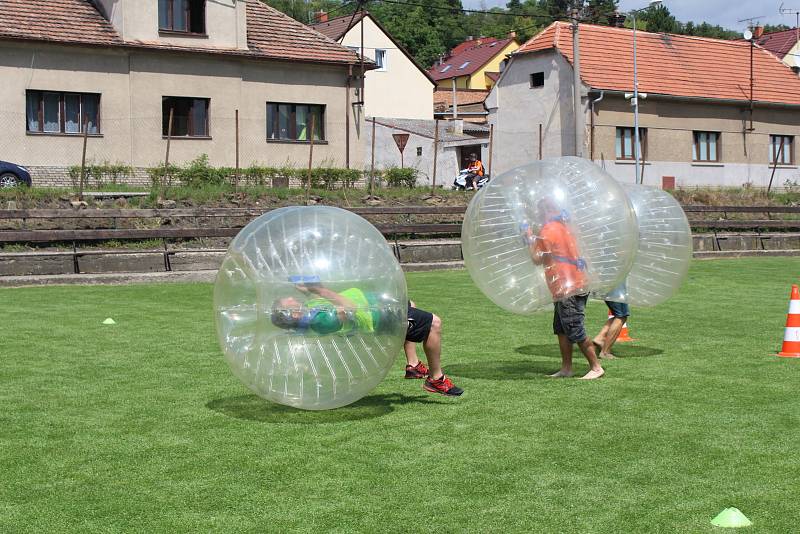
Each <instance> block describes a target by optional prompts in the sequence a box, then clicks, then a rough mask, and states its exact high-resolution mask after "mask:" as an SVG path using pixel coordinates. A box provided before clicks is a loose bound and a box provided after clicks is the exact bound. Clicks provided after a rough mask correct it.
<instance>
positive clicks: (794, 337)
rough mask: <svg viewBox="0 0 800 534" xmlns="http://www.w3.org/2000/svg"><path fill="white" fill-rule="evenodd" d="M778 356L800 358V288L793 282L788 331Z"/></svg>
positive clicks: (787, 322) (787, 320)
mask: <svg viewBox="0 0 800 534" xmlns="http://www.w3.org/2000/svg"><path fill="white" fill-rule="evenodd" d="M778 356H781V357H783V358H800V289H798V287H797V285H796V284H792V295H791V296H790V297H789V315H788V316H787V317H786V333H785V334H784V335H783V348H782V349H781V351H780V352H779V353H778Z"/></svg>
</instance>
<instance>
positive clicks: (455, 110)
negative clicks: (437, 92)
mask: <svg viewBox="0 0 800 534" xmlns="http://www.w3.org/2000/svg"><path fill="white" fill-rule="evenodd" d="M457 78H458V76H456V77H454V78H453V120H455V119H457V118H458V92H457V91H456V79H457Z"/></svg>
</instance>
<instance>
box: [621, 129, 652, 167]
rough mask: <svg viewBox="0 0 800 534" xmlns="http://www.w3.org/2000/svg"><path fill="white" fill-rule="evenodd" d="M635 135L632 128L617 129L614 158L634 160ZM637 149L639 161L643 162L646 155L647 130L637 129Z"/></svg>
mask: <svg viewBox="0 0 800 534" xmlns="http://www.w3.org/2000/svg"><path fill="white" fill-rule="evenodd" d="M635 144H636V133H635V132H634V129H633V128H627V127H620V128H617V140H616V156H617V159H621V160H634V159H636V149H635V147H634V145H635ZM639 148H640V150H641V152H642V153H641V154H639V159H640V160H644V159H645V154H647V128H639Z"/></svg>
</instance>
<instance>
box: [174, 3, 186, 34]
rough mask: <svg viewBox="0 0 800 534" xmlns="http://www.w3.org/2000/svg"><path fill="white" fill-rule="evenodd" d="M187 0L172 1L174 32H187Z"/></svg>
mask: <svg viewBox="0 0 800 534" xmlns="http://www.w3.org/2000/svg"><path fill="white" fill-rule="evenodd" d="M188 4H189V0H173V1H172V29H173V30H175V31H176V32H185V31H188V29H189V25H188V21H187V18H188V16H187V15H188V14H189V6H188Z"/></svg>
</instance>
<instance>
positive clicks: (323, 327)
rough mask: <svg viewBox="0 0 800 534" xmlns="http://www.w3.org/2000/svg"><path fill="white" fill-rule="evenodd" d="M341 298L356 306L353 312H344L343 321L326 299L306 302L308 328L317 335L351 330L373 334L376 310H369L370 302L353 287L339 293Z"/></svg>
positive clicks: (332, 304)
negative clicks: (344, 317)
mask: <svg viewBox="0 0 800 534" xmlns="http://www.w3.org/2000/svg"><path fill="white" fill-rule="evenodd" d="M339 295H341V296H342V297H344V298H346V299H347V300H349V301H351V302H353V303H354V304H355V305H356V308H355V309H354V310H345V315H346V316H347V317H346V319H345V321H344V322H343V321H341V320H340V319H339V313H338V310H337V309H336V305H335V304H334V303H333V302H331V301H330V300H328V299H324V298H315V299H311V300H307V301H306V302H305V307H306V309H307V311H306V313H305V314H304V321H303V322H305V323H306V324H307V326H308V328H310V329H311V330H313V331H314V332H316V333H317V334H321V335H325V334H332V333H334V332H342V333H349V332H351V331H352V330H359V331H362V332H374V331H375V326H376V324H377V316H376V315H377V310H375V311H374V313H373V311H372V310H371V309H370V308H371V306H370V301H369V299H368V297H367V295H365V294H364V292H363V291H361V290H360V289H357V288H355V287H353V288H350V289H347V290H345V291H342V292H341V293H339Z"/></svg>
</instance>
